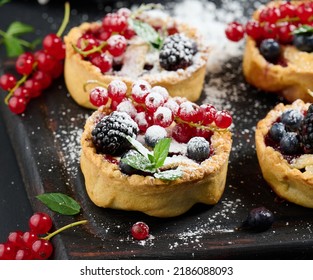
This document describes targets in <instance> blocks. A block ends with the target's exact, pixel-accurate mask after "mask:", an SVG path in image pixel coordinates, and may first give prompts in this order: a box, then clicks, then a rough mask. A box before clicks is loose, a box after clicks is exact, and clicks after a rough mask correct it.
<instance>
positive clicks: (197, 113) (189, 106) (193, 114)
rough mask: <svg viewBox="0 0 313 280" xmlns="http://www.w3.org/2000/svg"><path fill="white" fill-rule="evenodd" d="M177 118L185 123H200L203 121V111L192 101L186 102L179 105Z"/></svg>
mask: <svg viewBox="0 0 313 280" xmlns="http://www.w3.org/2000/svg"><path fill="white" fill-rule="evenodd" d="M177 116H178V117H179V118H181V119H182V120H183V121H187V122H193V123H198V122H200V121H202V118H203V116H202V111H201V110H200V107H199V106H198V105H197V104H195V103H193V102H190V101H185V102H183V103H182V104H180V105H179V109H178V112H177Z"/></svg>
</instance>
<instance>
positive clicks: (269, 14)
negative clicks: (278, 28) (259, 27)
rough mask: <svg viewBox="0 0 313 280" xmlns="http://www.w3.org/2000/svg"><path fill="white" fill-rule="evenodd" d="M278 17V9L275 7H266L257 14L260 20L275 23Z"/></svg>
mask: <svg viewBox="0 0 313 280" xmlns="http://www.w3.org/2000/svg"><path fill="white" fill-rule="evenodd" d="M279 18H280V10H279V8H276V7H267V8H264V9H262V11H261V12H260V15H259V21H260V22H269V23H276V22H277V20H278V19H279Z"/></svg>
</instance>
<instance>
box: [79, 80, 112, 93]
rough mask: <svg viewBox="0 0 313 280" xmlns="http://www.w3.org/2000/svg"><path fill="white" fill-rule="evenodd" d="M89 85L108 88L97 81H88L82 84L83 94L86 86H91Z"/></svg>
mask: <svg viewBox="0 0 313 280" xmlns="http://www.w3.org/2000/svg"><path fill="white" fill-rule="evenodd" d="M91 84H96V85H99V86H102V87H105V88H107V86H108V85H107V84H104V83H101V82H100V81H98V80H88V81H87V82H85V83H84V92H86V91H87V85H91Z"/></svg>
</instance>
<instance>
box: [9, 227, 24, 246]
mask: <svg viewBox="0 0 313 280" xmlns="http://www.w3.org/2000/svg"><path fill="white" fill-rule="evenodd" d="M23 234H24V233H23V232H22V231H20V230H17V231H13V232H10V234H9V236H8V244H11V245H12V246H14V247H22V246H24V241H23Z"/></svg>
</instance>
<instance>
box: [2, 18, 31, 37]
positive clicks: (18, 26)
mask: <svg viewBox="0 0 313 280" xmlns="http://www.w3.org/2000/svg"><path fill="white" fill-rule="evenodd" d="M33 31H34V28H33V27H32V26H30V25H28V24H25V23H22V22H19V21H14V22H12V23H11V24H10V26H9V27H8V29H7V32H6V33H7V36H19V35H22V34H25V33H30V32H33Z"/></svg>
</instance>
